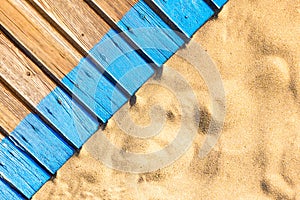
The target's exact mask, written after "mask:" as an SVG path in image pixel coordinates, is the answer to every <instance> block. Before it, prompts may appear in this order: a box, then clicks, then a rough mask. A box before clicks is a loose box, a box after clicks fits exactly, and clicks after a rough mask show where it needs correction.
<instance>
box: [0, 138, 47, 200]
mask: <svg viewBox="0 0 300 200" xmlns="http://www.w3.org/2000/svg"><path fill="white" fill-rule="evenodd" d="M0 177H1V178H3V179H4V180H6V181H7V182H9V184H10V185H13V186H14V187H15V188H18V190H19V191H20V192H22V194H24V196H25V197H26V198H28V199H30V198H31V197H32V196H33V194H35V193H36V192H37V191H38V190H39V189H40V188H41V186H42V185H43V184H45V182H46V181H48V180H49V179H50V175H49V174H48V173H47V172H46V171H45V170H43V169H42V168H41V167H40V166H39V165H38V164H37V163H36V162H35V161H34V160H33V159H31V158H30V157H29V156H28V155H27V154H26V153H24V151H23V150H21V149H20V148H18V147H17V146H16V145H15V144H14V143H12V141H11V140H9V139H7V138H5V139H3V140H2V141H1V143H0ZM1 198H2V197H1ZM3 199H6V198H5V197H4V198H3Z"/></svg>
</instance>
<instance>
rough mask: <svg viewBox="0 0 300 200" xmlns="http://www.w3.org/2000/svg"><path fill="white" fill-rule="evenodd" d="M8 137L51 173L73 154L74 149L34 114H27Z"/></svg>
mask: <svg viewBox="0 0 300 200" xmlns="http://www.w3.org/2000/svg"><path fill="white" fill-rule="evenodd" d="M9 138H10V139H11V141H13V142H14V143H15V144H17V145H18V146H19V147H20V148H22V149H23V151H26V152H29V153H30V155H32V156H34V157H35V158H36V159H37V160H38V161H39V162H40V163H41V164H42V165H43V166H44V167H45V168H46V169H47V170H49V171H50V172H51V173H52V174H55V173H56V172H57V171H58V169H59V168H60V167H61V166H62V165H63V164H64V163H65V162H66V161H67V160H68V159H69V158H70V157H71V156H72V155H73V154H74V150H73V149H72V148H71V147H70V146H69V145H68V144H67V143H66V142H64V141H63V139H62V138H61V137H60V136H59V135H57V134H56V133H55V132H54V131H53V130H52V129H50V128H49V127H47V126H46V125H45V124H44V123H42V122H41V120H40V119H39V118H38V117H37V116H35V115H34V114H29V115H27V116H26V118H25V119H24V120H22V121H21V123H20V124H19V125H18V126H17V127H16V128H15V130H14V131H13V132H12V133H11V134H10V135H9Z"/></svg>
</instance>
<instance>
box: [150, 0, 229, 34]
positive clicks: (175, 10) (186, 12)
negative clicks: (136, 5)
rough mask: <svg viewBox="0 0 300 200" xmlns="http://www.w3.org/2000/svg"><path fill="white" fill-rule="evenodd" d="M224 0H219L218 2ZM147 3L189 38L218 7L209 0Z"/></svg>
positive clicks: (154, 1) (161, 0)
mask: <svg viewBox="0 0 300 200" xmlns="http://www.w3.org/2000/svg"><path fill="white" fill-rule="evenodd" d="M221 1H223V2H224V3H225V2H226V1H224V0H220V1H219V2H218V3H219V5H220V3H222V2H221ZM147 3H148V4H149V5H150V6H151V7H152V8H153V9H155V10H156V12H158V13H160V15H163V14H164V17H166V18H167V20H170V21H172V22H173V23H174V24H175V25H176V26H177V28H178V29H179V30H180V31H181V32H182V33H183V34H185V35H186V36H187V37H188V38H191V37H192V36H193V34H194V33H195V32H196V31H197V30H198V29H199V28H200V27H201V26H202V25H203V24H204V23H205V22H206V21H207V20H208V19H209V18H211V17H212V16H213V15H214V14H215V13H214V12H218V9H219V8H220V7H219V5H217V4H215V3H214V2H212V1H211V0H194V1H177V0H168V1H163V0H147Z"/></svg>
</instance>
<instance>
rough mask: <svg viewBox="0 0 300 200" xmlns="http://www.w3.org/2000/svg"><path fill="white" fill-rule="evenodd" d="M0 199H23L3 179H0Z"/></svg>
mask: <svg viewBox="0 0 300 200" xmlns="http://www.w3.org/2000/svg"><path fill="white" fill-rule="evenodd" d="M0 198H1V199H14V200H19V199H20V200H21V199H24V198H23V197H22V196H21V195H20V194H19V193H18V192H16V191H15V190H14V189H13V188H11V187H10V186H9V185H8V184H7V183H6V182H5V181H4V180H3V179H1V178H0Z"/></svg>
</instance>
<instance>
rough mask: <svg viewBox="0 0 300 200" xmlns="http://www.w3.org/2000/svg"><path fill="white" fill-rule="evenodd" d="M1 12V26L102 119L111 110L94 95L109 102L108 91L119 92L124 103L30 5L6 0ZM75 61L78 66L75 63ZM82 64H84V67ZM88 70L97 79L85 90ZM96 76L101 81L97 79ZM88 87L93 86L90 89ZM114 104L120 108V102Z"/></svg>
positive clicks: (114, 89) (91, 66) (0, 8)
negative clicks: (106, 91) (83, 79)
mask: <svg viewBox="0 0 300 200" xmlns="http://www.w3.org/2000/svg"><path fill="white" fill-rule="evenodd" d="M0 12H1V15H0V17H1V18H0V19H1V23H2V24H3V26H5V28H6V29H8V30H9V31H10V32H11V33H12V34H13V36H14V37H15V38H16V39H17V40H19V41H20V42H21V43H22V45H23V46H24V47H25V48H27V49H29V50H30V51H31V54H33V56H35V57H36V58H37V59H39V60H40V61H41V62H42V63H43V64H44V66H45V67H46V68H47V69H48V70H49V71H50V73H52V74H53V75H54V76H55V77H56V78H57V79H58V81H59V82H60V81H62V82H63V83H62V84H64V86H65V87H66V88H67V89H68V90H69V91H70V92H71V93H72V94H74V95H75V97H76V98H78V99H79V100H80V101H81V102H82V103H83V104H84V105H85V106H86V107H87V108H89V109H90V110H91V111H92V112H95V114H96V115H97V117H98V118H99V119H101V120H102V121H103V122H106V121H107V120H108V119H109V118H110V117H111V115H112V114H113V113H114V112H113V113H109V111H107V110H109V109H110V107H111V106H110V107H107V108H105V107H104V105H102V104H101V102H99V101H98V99H97V98H95V95H97V96H98V97H99V98H100V99H101V100H102V102H105V103H106V104H108V105H111V104H112V102H111V96H109V94H110V93H111V92H113V93H116V94H118V95H117V96H118V97H120V98H119V99H120V101H121V100H122V102H120V103H119V104H121V105H123V104H124V103H125V102H126V98H125V97H124V98H123V97H122V94H121V93H120V91H118V89H116V88H115V87H114V85H113V84H112V83H111V82H110V81H109V80H108V79H107V78H105V77H103V76H102V73H101V72H100V71H98V70H93V68H94V66H93V64H92V63H91V62H85V61H82V55H80V54H79V53H78V52H77V51H76V50H75V49H74V48H73V47H71V46H70V44H68V43H67V42H66V40H65V39H64V38H62V36H60V35H59V34H58V33H57V31H56V30H55V29H54V28H53V27H51V25H50V24H49V23H48V22H47V21H46V20H45V19H43V17H42V16H41V15H40V14H38V13H37V11H35V10H34V8H33V7H32V6H31V5H29V4H28V3H25V2H24V1H20V0H6V1H4V2H3V3H1V4H0ZM81 61H82V62H81ZM78 63H79V65H81V66H77V64H78ZM82 63H84V67H83V66H82ZM75 68H76V70H75ZM74 70H75V71H76V72H78V71H79V72H80V73H81V74H83V76H80V75H79V76H78V73H77V74H76V76H75V78H74V76H72V75H70V72H72V73H73V75H74ZM90 70H92V71H93V73H94V75H96V76H97V79H92V80H90V81H91V82H92V83H93V85H92V86H91V87H90V88H89V89H88V90H86V89H84V88H86V87H88V86H87V85H86V82H85V81H82V78H86V79H87V82H88V81H89V79H91V76H89V73H90V72H89V71H90ZM70 76H72V77H70ZM99 79H101V81H102V82H97V80H99ZM105 85H110V86H111V87H109V88H110V89H111V90H112V91H111V92H110V93H105V92H102V91H104V89H103V87H105ZM91 88H96V89H95V90H93V91H91ZM105 90H107V88H105ZM124 99H125V100H124ZM116 107H117V109H119V105H118V106H116Z"/></svg>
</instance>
